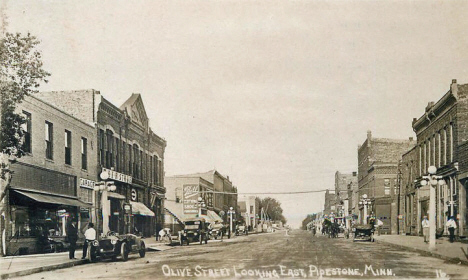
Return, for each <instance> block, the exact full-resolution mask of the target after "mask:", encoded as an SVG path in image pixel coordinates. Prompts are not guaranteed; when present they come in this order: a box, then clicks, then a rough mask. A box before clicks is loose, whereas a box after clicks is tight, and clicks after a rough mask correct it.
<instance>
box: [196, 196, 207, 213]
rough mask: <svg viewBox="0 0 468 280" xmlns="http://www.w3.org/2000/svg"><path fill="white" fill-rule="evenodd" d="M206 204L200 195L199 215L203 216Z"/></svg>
mask: <svg viewBox="0 0 468 280" xmlns="http://www.w3.org/2000/svg"><path fill="white" fill-rule="evenodd" d="M205 207H206V204H205V201H204V200H203V198H202V197H201V196H199V197H198V217H201V215H202V208H205Z"/></svg>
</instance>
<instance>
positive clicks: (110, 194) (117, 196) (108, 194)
mask: <svg viewBox="0 0 468 280" xmlns="http://www.w3.org/2000/svg"><path fill="white" fill-rule="evenodd" d="M107 197H110V198H115V199H122V200H125V196H123V195H121V194H118V193H115V192H107Z"/></svg>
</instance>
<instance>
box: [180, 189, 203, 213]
mask: <svg viewBox="0 0 468 280" xmlns="http://www.w3.org/2000/svg"><path fill="white" fill-rule="evenodd" d="M199 194H200V191H199V186H198V185H184V194H183V195H184V196H183V199H184V213H185V214H197V213H198V200H197V199H198V196H199Z"/></svg>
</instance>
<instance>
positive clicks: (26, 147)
mask: <svg viewBox="0 0 468 280" xmlns="http://www.w3.org/2000/svg"><path fill="white" fill-rule="evenodd" d="M23 115H24V119H25V123H24V124H23V133H24V138H23V151H24V152H26V153H31V150H32V149H31V146H32V145H31V140H32V139H31V126H32V123H31V113H28V112H26V111H23Z"/></svg>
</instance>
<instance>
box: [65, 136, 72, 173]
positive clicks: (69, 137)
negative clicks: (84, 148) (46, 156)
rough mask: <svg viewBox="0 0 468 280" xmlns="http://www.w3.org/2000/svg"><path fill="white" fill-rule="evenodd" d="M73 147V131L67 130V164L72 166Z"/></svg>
mask: <svg viewBox="0 0 468 280" xmlns="http://www.w3.org/2000/svg"><path fill="white" fill-rule="evenodd" d="M71 146H72V137H71V131H68V130H65V164H68V165H71V163H72V160H71V157H72V155H71Z"/></svg>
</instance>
